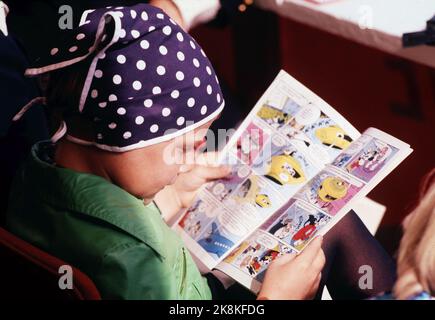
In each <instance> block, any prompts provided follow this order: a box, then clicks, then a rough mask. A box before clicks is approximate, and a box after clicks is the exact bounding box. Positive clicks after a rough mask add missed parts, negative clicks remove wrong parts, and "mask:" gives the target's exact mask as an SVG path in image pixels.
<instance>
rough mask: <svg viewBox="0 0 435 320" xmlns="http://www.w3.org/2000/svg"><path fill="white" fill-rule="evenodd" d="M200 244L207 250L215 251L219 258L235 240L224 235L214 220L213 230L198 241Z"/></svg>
mask: <svg viewBox="0 0 435 320" xmlns="http://www.w3.org/2000/svg"><path fill="white" fill-rule="evenodd" d="M198 244H199V245H200V246H201V247H203V248H204V250H205V251H207V252H210V253H214V254H215V255H217V256H218V257H219V258H220V257H221V256H222V255H224V254H225V253H227V252H228V250H230V248H231V247H232V246H233V245H234V242H232V241H231V240H229V239H227V238H226V237H224V236H223V235H222V234H221V233H220V232H219V230H218V228H217V225H216V223H215V222H212V225H211V231H210V232H208V234H206V235H205V236H204V238H202V239H201V240H199V241H198Z"/></svg>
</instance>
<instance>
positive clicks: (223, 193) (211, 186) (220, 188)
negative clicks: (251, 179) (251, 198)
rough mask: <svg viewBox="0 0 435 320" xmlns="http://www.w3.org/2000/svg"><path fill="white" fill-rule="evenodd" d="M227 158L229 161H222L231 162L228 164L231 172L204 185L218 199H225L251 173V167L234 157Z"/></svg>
mask: <svg viewBox="0 0 435 320" xmlns="http://www.w3.org/2000/svg"><path fill="white" fill-rule="evenodd" d="M229 160H230V162H228V161H224V163H233V164H232V165H231V166H230V167H231V173H230V174H229V175H228V176H227V177H225V178H223V179H219V180H215V181H212V182H210V183H208V185H207V186H206V189H207V190H208V191H209V192H210V193H211V194H212V195H213V196H215V197H216V199H217V200H218V201H223V200H225V199H227V198H228V197H229V195H230V194H232V193H233V192H234V191H235V190H236V189H237V188H238V187H239V186H240V185H241V184H242V183H243V181H245V180H246V179H247V178H248V176H249V175H250V174H251V169H250V168H249V167H248V166H247V165H245V164H243V163H241V162H240V161H239V160H237V159H235V158H234V159H229Z"/></svg>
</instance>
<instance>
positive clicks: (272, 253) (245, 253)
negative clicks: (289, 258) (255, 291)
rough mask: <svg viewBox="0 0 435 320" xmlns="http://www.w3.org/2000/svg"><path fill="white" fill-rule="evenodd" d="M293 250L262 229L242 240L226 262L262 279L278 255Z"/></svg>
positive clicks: (253, 276)
mask: <svg viewBox="0 0 435 320" xmlns="http://www.w3.org/2000/svg"><path fill="white" fill-rule="evenodd" d="M290 252H293V250H292V249H291V248H290V247H289V246H287V245H285V244H284V243H281V242H279V241H277V240H276V239H274V238H273V237H271V236H270V235H268V234H267V233H264V232H262V231H257V232H255V233H254V234H253V235H252V236H251V237H250V238H249V239H248V240H246V241H244V242H242V243H241V244H240V246H239V247H237V249H235V250H234V251H233V252H232V253H231V254H230V255H229V256H228V257H227V258H226V259H225V262H227V263H230V264H232V265H233V266H234V267H236V268H238V269H239V270H241V271H243V272H244V273H245V274H247V275H249V276H251V277H252V278H255V279H257V280H259V281H262V279H263V277H264V271H265V270H266V269H267V267H268V265H269V264H270V263H271V262H272V261H273V260H275V259H276V258H277V257H279V256H281V255H283V254H285V253H290Z"/></svg>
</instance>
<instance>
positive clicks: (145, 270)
mask: <svg viewBox="0 0 435 320" xmlns="http://www.w3.org/2000/svg"><path fill="white" fill-rule="evenodd" d="M163 259H164V258H163V257H160V256H159V255H158V254H157V253H156V252H155V251H154V250H153V249H151V248H150V247H148V246H147V245H146V244H144V243H139V242H138V243H133V244H128V245H123V246H119V247H116V248H114V249H112V250H111V251H110V252H108V253H106V255H105V256H104V258H103V261H102V263H101V266H100V269H99V270H98V271H97V274H96V276H95V277H94V279H95V284H96V286H97V288H98V290H99V291H100V294H101V296H102V298H103V299H133V300H134V299H145V300H146V299H178V298H179V297H178V288H176V286H177V281H176V279H175V276H176V275H175V274H174V271H173V270H172V267H171V266H170V265H169V264H168V263H165V261H164V260H163Z"/></svg>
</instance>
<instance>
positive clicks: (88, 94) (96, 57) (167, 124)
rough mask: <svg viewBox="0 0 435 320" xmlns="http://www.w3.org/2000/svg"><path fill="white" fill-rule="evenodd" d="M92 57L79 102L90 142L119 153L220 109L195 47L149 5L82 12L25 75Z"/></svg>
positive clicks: (214, 83)
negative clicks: (90, 131)
mask: <svg viewBox="0 0 435 320" xmlns="http://www.w3.org/2000/svg"><path fill="white" fill-rule="evenodd" d="M88 56H91V57H93V58H92V63H91V65H90V68H89V71H88V74H87V77H86V80H85V83H84V86H83V90H82V93H81V97H80V103H79V105H78V106H77V108H78V110H79V112H80V114H81V115H82V116H83V117H86V118H88V119H91V120H92V123H93V132H94V140H93V141H83V140H80V139H79V138H77V137H73V136H71V135H68V138H69V139H70V140H72V141H75V142H77V143H83V144H93V145H95V146H97V147H99V148H101V149H104V150H108V151H114V152H122V151H128V150H132V149H136V148H141V147H145V146H148V145H152V144H155V143H159V142H162V141H166V140H169V139H172V138H174V137H176V136H179V135H181V134H183V133H185V132H187V131H190V130H193V129H194V128H196V127H199V126H201V125H202V124H204V123H206V122H208V121H210V120H212V119H213V118H215V117H216V116H217V115H218V114H219V113H220V112H221V111H222V109H223V107H224V100H223V96H222V92H221V89H220V86H219V83H218V79H217V77H216V74H215V72H214V70H213V67H212V66H211V64H210V61H209V60H208V59H207V57H206V55H205V53H204V51H203V50H202V49H201V48H200V46H199V45H198V43H196V41H195V40H194V39H193V38H192V37H191V36H190V35H189V34H187V33H186V32H184V31H183V30H182V29H181V27H180V26H178V25H177V24H176V23H175V22H174V21H173V20H172V19H171V18H169V17H168V16H167V15H166V14H165V13H164V12H163V11H162V10H160V9H158V8H155V7H153V6H150V5H147V4H138V5H135V6H131V7H116V8H110V7H109V8H104V9H96V10H89V11H88V12H85V14H84V15H83V17H82V20H81V22H80V27H78V28H77V29H74V30H70V31H68V32H67V35H66V36H64V37H63V38H62V39H60V41H59V42H58V43H57V45H56V46H53V48H49V49H48V50H47V54H46V55H45V56H43V57H41V58H40V59H39V60H38V61H37V63H36V65H35V66H34V67H33V68H30V69H28V70H27V71H26V74H27V75H38V74H41V73H44V72H49V71H52V70H55V69H59V68H63V67H66V66H69V65H72V64H74V63H77V62H79V61H81V60H83V59H85V58H87V57H88Z"/></svg>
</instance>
